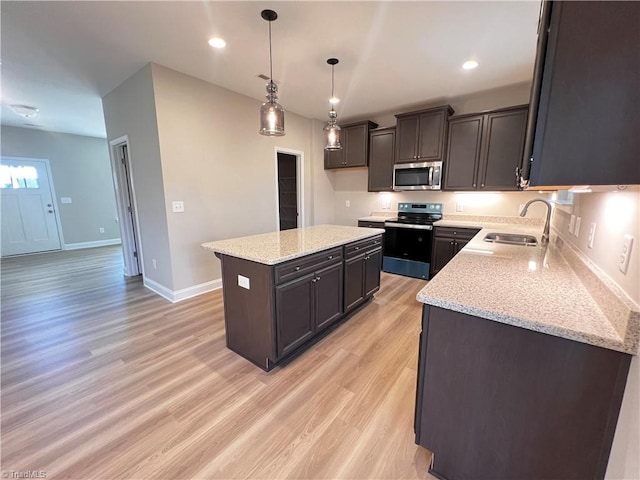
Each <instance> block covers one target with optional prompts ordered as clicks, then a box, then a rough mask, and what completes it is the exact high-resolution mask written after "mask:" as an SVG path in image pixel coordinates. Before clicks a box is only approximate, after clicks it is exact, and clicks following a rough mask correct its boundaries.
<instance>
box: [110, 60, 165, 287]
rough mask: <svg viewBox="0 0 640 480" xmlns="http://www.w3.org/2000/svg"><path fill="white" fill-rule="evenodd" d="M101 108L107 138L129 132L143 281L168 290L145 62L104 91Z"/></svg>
mask: <svg viewBox="0 0 640 480" xmlns="http://www.w3.org/2000/svg"><path fill="white" fill-rule="evenodd" d="M102 106H103V108H104V119H105V125H106V127H107V138H108V140H115V139H117V138H120V137H122V136H124V135H128V136H129V159H130V162H131V173H132V177H133V183H134V189H135V194H136V201H137V206H138V218H139V222H140V232H138V234H139V237H140V244H141V245H140V248H141V250H142V252H141V253H142V260H143V269H144V276H145V279H150V280H152V281H154V282H156V283H158V284H160V285H162V286H164V287H166V288H168V289H170V290H171V289H173V272H172V269H171V251H170V245H169V232H168V227H167V215H166V212H165V194H164V188H163V179H162V165H161V163H160V145H159V140H158V124H157V120H156V110H155V101H154V93H153V82H152V77H151V65H147V66H145V67H143V68H142V69H141V70H139V71H138V72H137V73H136V74H135V75H133V76H132V77H131V78H129V79H128V80H125V81H124V82H123V83H122V84H120V85H119V86H118V87H116V88H115V89H114V90H112V91H111V92H110V93H108V94H107V95H106V96H105V97H104V98H103V99H102ZM152 259H156V260H157V269H154V268H153V265H152Z"/></svg>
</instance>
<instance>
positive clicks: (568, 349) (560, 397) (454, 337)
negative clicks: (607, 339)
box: [414, 305, 631, 480]
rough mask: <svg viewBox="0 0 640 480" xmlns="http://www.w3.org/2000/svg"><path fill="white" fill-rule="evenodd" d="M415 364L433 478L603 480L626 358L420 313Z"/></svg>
mask: <svg viewBox="0 0 640 480" xmlns="http://www.w3.org/2000/svg"><path fill="white" fill-rule="evenodd" d="M418 358H419V360H418V379H417V380H418V381H417V389H416V410H415V422H414V427H415V433H416V443H417V444H418V445H421V446H423V447H424V448H426V449H428V450H429V451H430V452H432V453H433V461H432V463H431V465H430V469H429V471H430V473H432V474H433V475H434V476H435V477H437V478H442V479H445V478H446V479H448V480H458V479H469V478H482V479H489V478H494V479H520V480H540V479H560V478H561V479H566V480H570V479H573V480H583V479H587V478H590V479H602V478H604V477H605V472H606V469H607V461H608V458H609V453H610V451H611V444H612V441H613V435H614V431H615V428H616V424H617V419H618V414H619V412H620V405H621V403H622V396H623V393H624V388H625V384H626V380H627V375H628V372H629V365H630V361H631V355H628V354H626V353H620V352H615V351H613V350H607V349H605V348H601V347H596V346H593V345H587V344H585V343H580V342H576V341H573V340H567V339H565V338H559V337H554V336H552V335H548V334H545V333H539V332H534V331H531V330H527V329H525V328H520V327H516V326H512V325H506V324H502V323H499V322H495V321H491V320H487V319H484V318H478V317H475V316H472V315H468V314H464V313H460V312H455V311H451V310H446V309H442V308H438V307H433V306H429V305H425V306H424V308H423V317H422V333H421V335H420V351H419V355H418Z"/></svg>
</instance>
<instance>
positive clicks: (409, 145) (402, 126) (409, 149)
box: [396, 115, 419, 163]
mask: <svg viewBox="0 0 640 480" xmlns="http://www.w3.org/2000/svg"><path fill="white" fill-rule="evenodd" d="M418 123H419V116H418V115H416V116H413V117H404V118H399V119H398V122H397V130H396V132H397V133H396V134H397V139H396V142H397V144H396V145H397V146H396V148H397V151H398V154H397V155H396V162H397V163H411V162H415V161H417V158H418V152H417V147H418Z"/></svg>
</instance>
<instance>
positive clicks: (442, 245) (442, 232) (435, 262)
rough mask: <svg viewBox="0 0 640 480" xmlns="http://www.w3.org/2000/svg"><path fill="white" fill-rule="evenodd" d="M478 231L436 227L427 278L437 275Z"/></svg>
mask: <svg viewBox="0 0 640 480" xmlns="http://www.w3.org/2000/svg"><path fill="white" fill-rule="evenodd" d="M479 231H480V230H479V229H474V228H453V227H436V228H435V232H434V237H433V250H432V252H431V270H430V271H429V278H433V276H434V275H435V274H436V273H438V272H439V271H440V270H441V269H442V268H443V267H444V266H445V265H446V264H447V263H449V261H450V260H451V259H452V258H453V257H455V256H456V255H457V253H458V252H459V251H460V250H462V249H463V248H464V246H465V245H466V244H467V243H469V240H471V239H472V238H473V237H474V236H475V234H476V233H478V232H479Z"/></svg>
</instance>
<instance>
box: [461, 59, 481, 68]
mask: <svg viewBox="0 0 640 480" xmlns="http://www.w3.org/2000/svg"><path fill="white" fill-rule="evenodd" d="M477 66H478V62H476V61H475V60H467V61H466V62H464V63H463V64H462V68H464V69H465V70H473V69H474V68H476V67H477Z"/></svg>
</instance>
